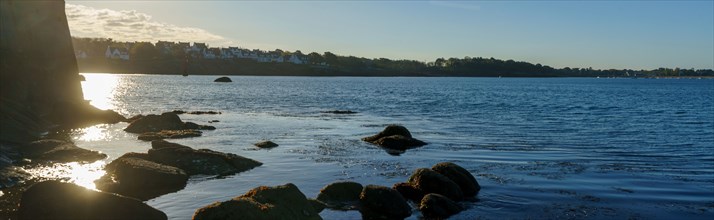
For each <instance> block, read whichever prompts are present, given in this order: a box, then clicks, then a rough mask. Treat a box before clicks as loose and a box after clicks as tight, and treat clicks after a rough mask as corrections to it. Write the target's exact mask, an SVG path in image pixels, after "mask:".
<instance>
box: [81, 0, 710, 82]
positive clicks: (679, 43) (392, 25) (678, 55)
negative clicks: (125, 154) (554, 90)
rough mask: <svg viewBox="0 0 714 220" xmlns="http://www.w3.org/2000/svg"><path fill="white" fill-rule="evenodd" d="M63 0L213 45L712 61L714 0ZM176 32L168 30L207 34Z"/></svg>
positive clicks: (690, 63)
mask: <svg viewBox="0 0 714 220" xmlns="http://www.w3.org/2000/svg"><path fill="white" fill-rule="evenodd" d="M67 3H68V4H71V5H81V6H87V7H89V8H91V9H97V10H99V9H109V10H113V11H122V10H135V11H136V13H140V14H146V15H149V16H150V17H151V18H150V21H151V22H154V23H160V24H161V25H164V26H170V27H173V28H174V29H177V27H181V28H183V27H186V28H198V29H201V31H203V32H206V33H208V34H207V35H209V34H210V36H211V37H212V38H211V39H212V40H206V41H208V42H209V44H211V46H229V44H230V45H232V46H241V47H246V48H251V49H263V50H273V49H276V48H280V49H283V50H289V51H294V50H301V51H302V52H305V53H306V52H313V51H315V52H319V53H322V52H325V51H330V52H333V53H336V54H340V55H354V56H359V57H368V58H379V57H386V58H391V59H415V60H420V61H433V60H434V59H436V58H439V57H444V58H449V57H459V58H463V57H464V56H471V57H494V58H499V59H513V60H521V61H528V62H532V63H541V64H544V65H551V66H554V67H566V66H569V67H593V68H596V69H607V68H617V69H621V68H632V69H642V68H644V69H653V68H658V67H672V68H674V67H680V68H697V69H699V68H707V69H712V68H714V1H711V0H710V1H627V2H621V1H576V2H571V1H555V2H547V1H509V2H500V1H450V2H442V1H396V2H381V1H355V2H344V1H340V2H332V1H277V2H249V1H213V2H206V1H118V2H112V1H75V0H67ZM85 9H86V8H85ZM145 20H146V19H145ZM73 24H74V25H76V26H79V25H80V24H78V23H72V22H70V26H72V25H73ZM172 25H173V26H172ZM154 26H157V25H154ZM159 26H160V25H159ZM174 26H177V27H174ZM89 30H96V28H88V29H86V30H85V31H83V32H82V31H74V30H73V34H74V35H80V36H91V35H94V36H101V34H98V33H92V31H89ZM181 30H183V29H181ZM125 32H126V31H125ZM203 32H201V34H206V33H203ZM107 33H110V32H105V34H107ZM172 33H173V32H172ZM176 33H179V34H173V36H170V37H173V38H171V39H177V40H193V39H197V40H200V39H203V38H191V37H192V36H193V35H196V36H198V35H200V34H198V33H197V34H180V33H183V32H180V31H177V32H176ZM191 33H194V32H191ZM145 34H147V35H151V34H154V35H156V34H155V33H150V32H147V33H145ZM131 36H135V35H131ZM137 37H138V36H137ZM144 37H146V36H144ZM166 37H168V36H163V39H167V38H166ZM114 38H115V39H118V40H124V39H122V38H121V37H114ZM157 39H159V37H157ZM206 39H208V38H206Z"/></svg>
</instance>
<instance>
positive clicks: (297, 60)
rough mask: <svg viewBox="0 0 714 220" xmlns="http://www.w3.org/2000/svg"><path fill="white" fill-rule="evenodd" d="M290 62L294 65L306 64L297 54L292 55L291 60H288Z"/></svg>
mask: <svg viewBox="0 0 714 220" xmlns="http://www.w3.org/2000/svg"><path fill="white" fill-rule="evenodd" d="M288 62H290V63H294V64H304V63H305V61H304V60H303V59H302V58H300V57H298V56H297V55H295V54H293V55H291V56H290V58H288Z"/></svg>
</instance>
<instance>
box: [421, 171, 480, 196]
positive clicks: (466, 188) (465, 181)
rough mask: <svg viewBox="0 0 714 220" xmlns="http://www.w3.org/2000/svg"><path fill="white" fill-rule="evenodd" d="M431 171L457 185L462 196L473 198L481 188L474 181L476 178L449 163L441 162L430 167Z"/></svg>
mask: <svg viewBox="0 0 714 220" xmlns="http://www.w3.org/2000/svg"><path fill="white" fill-rule="evenodd" d="M431 170H433V171H436V172H437V173H440V174H441V175H444V176H446V177H447V178H449V179H450V180H451V181H454V183H456V185H459V188H461V191H462V192H463V193H464V196H467V197H471V196H475V195H476V194H477V193H478V191H479V190H481V186H480V185H479V184H478V181H476V178H475V177H474V176H473V175H471V173H470V172H469V171H468V170H466V169H464V168H463V167H461V166H459V165H456V164H454V163H450V162H442V163H438V164H436V165H434V166H433V167H431Z"/></svg>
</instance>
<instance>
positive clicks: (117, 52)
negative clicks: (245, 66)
mask: <svg viewBox="0 0 714 220" xmlns="http://www.w3.org/2000/svg"><path fill="white" fill-rule="evenodd" d="M133 45H134V43H125V44H124V45H122V46H107V49H106V50H105V52H104V57H105V58H106V59H113V60H129V59H130V55H129V48H131V47H132V46H133ZM154 47H155V48H156V49H157V50H158V52H159V53H161V54H163V55H172V54H176V51H180V52H183V53H184V54H185V55H186V56H190V57H191V58H193V59H207V60H214V59H225V60H228V59H251V60H255V61H256V62H261V63H269V62H273V63H294V64H306V63H308V58H307V56H305V55H303V54H302V53H292V54H290V55H284V54H283V52H282V51H279V50H276V51H262V50H257V49H254V50H249V49H245V48H239V47H228V48H217V47H208V45H207V44H205V43H195V42H194V43H193V45H190V43H188V42H178V43H175V42H169V41H159V42H157V43H156V44H155V46H154ZM75 56H76V57H77V59H86V58H88V57H89V56H88V54H87V52H86V51H82V50H75ZM322 65H326V64H325V63H322Z"/></svg>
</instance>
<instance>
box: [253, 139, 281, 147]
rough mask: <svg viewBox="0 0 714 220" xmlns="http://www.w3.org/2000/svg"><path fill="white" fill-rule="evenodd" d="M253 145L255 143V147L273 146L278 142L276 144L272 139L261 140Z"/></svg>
mask: <svg viewBox="0 0 714 220" xmlns="http://www.w3.org/2000/svg"><path fill="white" fill-rule="evenodd" d="M253 145H255V146H256V147H259V148H274V147H277V146H278V144H276V143H274V142H272V141H261V142H258V143H255V144H253Z"/></svg>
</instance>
